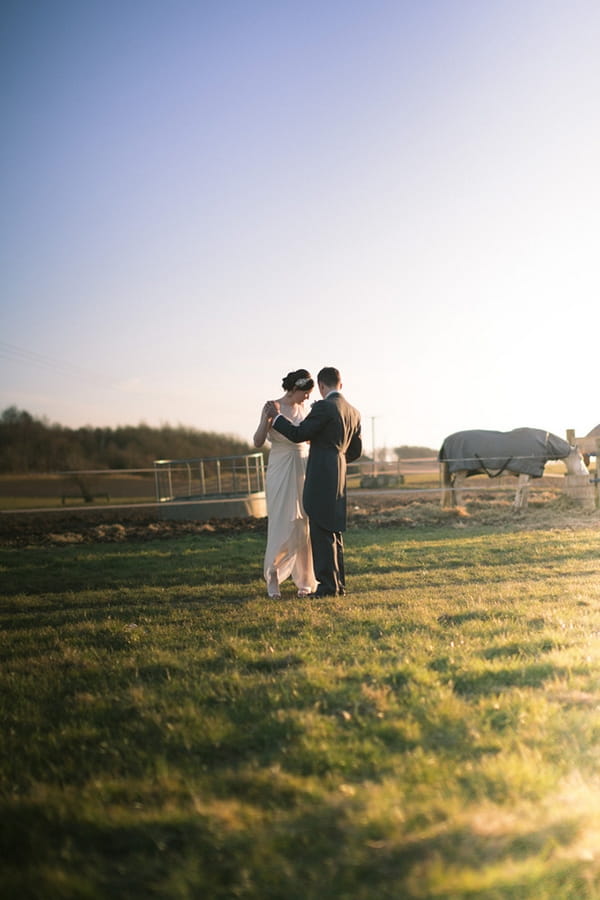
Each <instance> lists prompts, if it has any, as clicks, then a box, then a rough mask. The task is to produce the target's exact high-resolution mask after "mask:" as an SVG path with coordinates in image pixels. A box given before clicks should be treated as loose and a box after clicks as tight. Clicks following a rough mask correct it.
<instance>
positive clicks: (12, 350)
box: [0, 341, 115, 388]
mask: <svg viewBox="0 0 600 900" xmlns="http://www.w3.org/2000/svg"><path fill="white" fill-rule="evenodd" d="M0 358H4V359H7V360H10V361H11V362H18V363H22V364H24V365H30V366H34V367H35V368H38V369H49V370H51V371H52V372H56V374H58V375H63V376H64V377H66V378H77V379H79V380H83V381H87V382H89V383H91V384H95V385H97V386H99V387H104V388H114V387H115V385H114V384H113V383H112V382H111V381H110V379H108V378H105V377H103V376H101V375H98V374H96V373H94V372H90V371H88V370H86V369H82V368H80V367H79V366H75V365H73V364H72V363H70V362H68V360H64V359H56V358H55V357H52V356H45V355H44V354H42V353H36V352H35V351H33V350H27V349H25V348H24V347H17V346H16V345H15V344H9V343H7V342H6V341H0Z"/></svg>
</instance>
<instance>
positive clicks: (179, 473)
mask: <svg viewBox="0 0 600 900" xmlns="http://www.w3.org/2000/svg"><path fill="white" fill-rule="evenodd" d="M154 481H155V487H156V499H157V500H158V501H159V503H162V502H164V501H167V500H189V499H209V498H212V497H239V496H245V495H247V494H257V493H261V492H263V491H264V490H265V463H264V457H263V454H262V453H249V454H247V455H245V456H213V457H204V458H202V459H156V460H154Z"/></svg>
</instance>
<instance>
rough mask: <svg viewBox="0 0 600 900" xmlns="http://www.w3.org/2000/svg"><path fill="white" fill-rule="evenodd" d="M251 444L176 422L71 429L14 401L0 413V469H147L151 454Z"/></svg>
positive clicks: (236, 450)
mask: <svg viewBox="0 0 600 900" xmlns="http://www.w3.org/2000/svg"><path fill="white" fill-rule="evenodd" d="M254 452H255V448H254V447H252V446H250V444H247V443H245V442H244V441H242V440H240V438H237V437H235V436H233V435H227V434H218V433H216V432H212V431H197V430H196V429H194V428H189V427H186V426H183V425H179V426H178V427H176V428H174V427H172V426H171V425H163V426H161V427H160V428H151V427H150V426H149V425H146V424H140V425H138V426H133V425H127V426H118V427H117V428H92V427H91V426H85V427H83V428H77V429H71V428H65V427H63V426H61V425H50V424H48V422H47V421H45V420H39V419H35V418H34V417H33V416H32V415H31V414H30V413H28V412H25V410H19V409H17V407H15V406H11V407H9V408H8V409H5V410H4V412H3V413H2V414H0V472H14V473H21V472H22V473H26V472H58V471H67V470H71V471H72V470H74V469H147V468H150V467H151V466H152V464H153V462H154V460H155V459H186V458H199V457H203V458H206V457H211V456H239V455H243V454H246V453H254Z"/></svg>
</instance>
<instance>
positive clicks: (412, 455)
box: [394, 444, 438, 459]
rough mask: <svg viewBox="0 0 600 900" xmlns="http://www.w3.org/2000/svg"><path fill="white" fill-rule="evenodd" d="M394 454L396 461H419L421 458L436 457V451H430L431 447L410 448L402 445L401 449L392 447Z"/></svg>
mask: <svg viewBox="0 0 600 900" xmlns="http://www.w3.org/2000/svg"><path fill="white" fill-rule="evenodd" d="M394 453H395V454H396V456H397V457H398V459H419V458H420V457H423V456H437V454H438V451H437V450H432V449H431V447H411V446H408V445H407V444H403V445H402V446H401V447H394Z"/></svg>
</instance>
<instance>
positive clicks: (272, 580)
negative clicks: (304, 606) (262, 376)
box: [254, 369, 317, 599]
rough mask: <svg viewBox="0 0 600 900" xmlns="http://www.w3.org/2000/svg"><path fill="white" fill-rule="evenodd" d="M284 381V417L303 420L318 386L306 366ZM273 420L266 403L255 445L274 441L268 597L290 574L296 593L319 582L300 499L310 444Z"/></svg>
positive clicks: (274, 594)
mask: <svg viewBox="0 0 600 900" xmlns="http://www.w3.org/2000/svg"><path fill="white" fill-rule="evenodd" d="M281 386H282V388H283V389H284V391H285V394H284V395H283V397H281V398H280V400H279V406H280V410H281V412H282V414H283V415H284V416H285V417H286V419H289V420H290V421H291V422H293V423H294V425H299V424H300V422H302V420H303V419H304V418H305V416H306V410H305V408H304V402H305V401H306V400H308V397H309V396H310V392H311V391H312V389H313V387H314V381H313V379H312V378H311V377H310V372H308V371H307V370H306V369H297V370H296V371H295V372H288V374H287V375H286V376H285V378H284V379H283V381H282V383H281ZM271 422H272V418H270V417H269V416H268V414H267V405H266V404H265V406H264V407H263V409H262V412H261V416H260V422H259V424H258V428H257V429H256V433H255V435H254V446H255V447H257V448H259V447H262V446H263V445H264V443H265V441H267V440H268V441H270V443H271V452H270V453H269V462H268V465H267V478H266V495H267V514H268V523H267V549H266V552H265V562H264V576H265V581H266V582H267V593H268V595H269V597H273V598H275V599H279V598H280V597H281V589H280V585H281V584H282V583H283V582H284V581H285V580H286V579H287V578H289V577H290V576H291V577H292V580H293V581H294V583H295V585H296V587H297V589H298V596H299V597H306V596H307V595H308V594H312V593H313V592H314V591H315V590H316V586H317V582H316V579H315V573H314V569H313V560H312V550H311V546H310V536H309V529H308V518H307V516H306V513H305V512H304V506H303V504H302V491H303V488H304V476H305V472H306V461H307V458H308V443H306V442H305V443H302V444H293V443H292V442H291V441H289V440H288V439H287V438H286V437H284V436H283V435H282V434H279V432H277V431H274V430H273V429H271Z"/></svg>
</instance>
